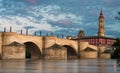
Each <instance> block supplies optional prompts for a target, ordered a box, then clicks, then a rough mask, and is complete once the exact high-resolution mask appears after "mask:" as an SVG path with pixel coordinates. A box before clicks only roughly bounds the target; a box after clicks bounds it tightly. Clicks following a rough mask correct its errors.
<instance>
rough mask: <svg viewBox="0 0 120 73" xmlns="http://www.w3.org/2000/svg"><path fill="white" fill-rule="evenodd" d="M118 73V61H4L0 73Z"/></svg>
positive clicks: (119, 62)
mask: <svg viewBox="0 0 120 73" xmlns="http://www.w3.org/2000/svg"><path fill="white" fill-rule="evenodd" d="M80 72H81V73H120V60H99V59H98V60H94V59H92V60H91V59H88V60H4V61H0V73H80Z"/></svg>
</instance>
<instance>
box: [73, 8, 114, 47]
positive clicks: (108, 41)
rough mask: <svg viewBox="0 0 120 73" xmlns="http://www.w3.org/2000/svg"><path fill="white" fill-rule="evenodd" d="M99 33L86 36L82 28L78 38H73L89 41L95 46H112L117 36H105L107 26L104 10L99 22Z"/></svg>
mask: <svg viewBox="0 0 120 73" xmlns="http://www.w3.org/2000/svg"><path fill="white" fill-rule="evenodd" d="M97 34H98V35H97V36H85V33H84V31H83V30H80V31H79V33H78V36H77V38H75V39H73V40H79V41H84V42H89V44H91V45H95V46H105V47H106V48H112V44H113V43H114V42H116V39H115V38H112V37H107V36H105V28H104V15H103V13H102V10H101V11H100V15H99V24H98V33H97Z"/></svg>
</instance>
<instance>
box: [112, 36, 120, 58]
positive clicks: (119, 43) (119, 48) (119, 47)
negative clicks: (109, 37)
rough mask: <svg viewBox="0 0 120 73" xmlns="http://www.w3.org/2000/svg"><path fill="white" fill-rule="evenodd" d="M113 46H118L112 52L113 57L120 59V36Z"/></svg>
mask: <svg viewBox="0 0 120 73" xmlns="http://www.w3.org/2000/svg"><path fill="white" fill-rule="evenodd" d="M112 46H113V47H115V48H116V49H115V51H114V52H113V53H112V58H114V59H120V38H117V40H116V42H115V43H114V44H113V45H112Z"/></svg>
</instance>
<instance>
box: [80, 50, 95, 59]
mask: <svg viewBox="0 0 120 73" xmlns="http://www.w3.org/2000/svg"><path fill="white" fill-rule="evenodd" d="M80 58H82V59H96V58H97V51H81V52H80Z"/></svg>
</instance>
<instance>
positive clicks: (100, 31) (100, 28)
mask: <svg viewBox="0 0 120 73" xmlns="http://www.w3.org/2000/svg"><path fill="white" fill-rule="evenodd" d="M98 36H99V37H104V36H105V30H104V16H103V13H102V9H101V11H100V16H99V24H98Z"/></svg>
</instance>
